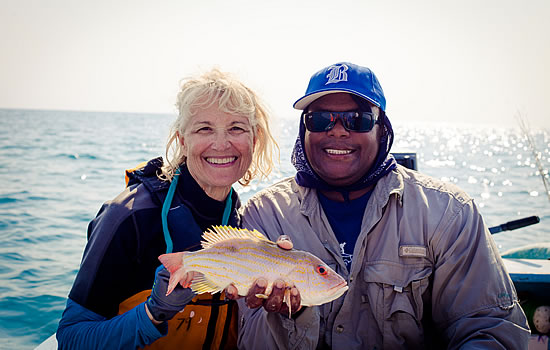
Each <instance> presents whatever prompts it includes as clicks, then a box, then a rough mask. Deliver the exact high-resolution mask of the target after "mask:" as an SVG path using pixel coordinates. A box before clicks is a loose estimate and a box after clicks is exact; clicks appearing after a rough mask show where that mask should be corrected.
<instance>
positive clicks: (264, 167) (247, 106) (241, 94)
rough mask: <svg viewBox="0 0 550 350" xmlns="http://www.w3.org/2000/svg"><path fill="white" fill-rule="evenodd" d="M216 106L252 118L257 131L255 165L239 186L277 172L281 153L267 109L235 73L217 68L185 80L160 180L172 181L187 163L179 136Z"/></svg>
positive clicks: (178, 98)
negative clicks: (196, 116) (276, 154)
mask: <svg viewBox="0 0 550 350" xmlns="http://www.w3.org/2000/svg"><path fill="white" fill-rule="evenodd" d="M216 103H217V107H218V108H219V110H220V111H222V112H226V113H230V114H235V115H241V116H245V117H248V119H249V121H250V125H251V126H252V129H253V133H254V138H255V140H256V142H255V145H254V150H253V155H252V163H251V164H250V167H249V168H248V170H247V171H246V173H245V174H244V176H243V177H242V178H241V179H240V180H239V183H240V184H241V185H243V186H246V185H248V184H249V183H250V181H252V179H254V178H255V177H256V176H258V175H260V177H261V178H267V176H268V175H269V173H270V172H271V170H272V169H273V152H274V151H277V152H278V151H279V146H278V145H277V142H276V141H275V139H274V138H273V136H272V135H271V131H270V129H269V122H268V119H269V116H268V112H267V108H266V107H265V106H264V104H263V102H262V101H261V100H260V98H259V97H258V96H257V95H256V94H255V93H254V92H253V91H252V90H251V89H249V88H248V87H246V86H245V85H244V84H243V83H241V82H240V81H238V80H237V79H236V78H235V77H233V76H232V75H231V74H229V73H225V72H221V71H220V70H218V69H216V68H214V69H212V70H210V71H209V72H206V73H204V74H203V75H201V76H198V77H192V78H187V79H185V80H184V81H183V84H182V86H181V90H180V92H179V93H178V97H177V103H176V106H177V108H178V112H179V113H178V117H177V118H176V120H175V121H174V123H173V125H172V128H171V129H170V133H169V135H168V142H167V145H166V157H165V161H164V164H163V166H162V169H161V171H162V173H161V174H160V175H159V178H160V179H162V180H167V181H171V180H172V178H173V177H174V175H175V172H176V170H177V169H178V168H179V167H180V166H181V165H182V164H183V163H185V160H186V159H185V158H186V157H185V154H184V152H183V145H182V144H181V143H180V141H179V137H178V135H185V129H186V127H187V125H188V123H189V120H190V118H191V117H192V116H193V115H194V114H195V113H196V112H197V110H199V109H204V108H209V107H210V106H212V105H214V104H216Z"/></svg>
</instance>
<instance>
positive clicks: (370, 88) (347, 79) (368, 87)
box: [293, 62, 386, 111]
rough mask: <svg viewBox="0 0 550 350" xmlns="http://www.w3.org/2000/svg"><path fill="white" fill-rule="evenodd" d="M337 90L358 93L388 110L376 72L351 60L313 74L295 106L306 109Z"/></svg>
mask: <svg viewBox="0 0 550 350" xmlns="http://www.w3.org/2000/svg"><path fill="white" fill-rule="evenodd" d="M337 92H347V93H350V94H354V95H357V96H359V97H362V98H364V99H366V100H368V101H369V102H371V103H373V104H374V105H375V106H378V107H379V108H380V109H382V110H383V111H386V98H385V97H384V91H382V86H380V82H378V79H377V78H376V76H375V75H374V73H373V72H372V71H371V70H370V69H368V68H367V67H361V66H358V65H356V64H353V63H349V62H340V63H336V64H333V65H331V66H329V67H326V68H323V69H321V70H320V71H318V72H317V73H315V74H313V76H312V77H311V79H310V80H309V85H308V86H307V90H306V94H305V95H304V96H303V97H301V98H300V99H298V100H297V101H296V102H294V106H293V107H294V108H295V109H300V110H304V109H305V108H307V106H309V105H310V104H311V103H312V102H313V101H315V100H316V99H318V98H320V97H322V96H325V95H328V94H334V93H337Z"/></svg>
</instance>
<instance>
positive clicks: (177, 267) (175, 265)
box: [159, 252, 187, 295]
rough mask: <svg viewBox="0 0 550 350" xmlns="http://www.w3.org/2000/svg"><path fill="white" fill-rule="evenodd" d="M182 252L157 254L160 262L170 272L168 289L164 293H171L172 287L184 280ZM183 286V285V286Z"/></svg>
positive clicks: (185, 272)
mask: <svg viewBox="0 0 550 350" xmlns="http://www.w3.org/2000/svg"><path fill="white" fill-rule="evenodd" d="M184 255H185V253H184V252H179V253H170V254H163V255H161V256H159V260H160V262H161V263H162V264H163V265H164V267H165V268H166V270H168V271H169V272H170V281H169V282H168V289H167V291H166V295H169V294H170V293H172V291H173V290H174V288H176V286H177V285H178V283H180V281H181V280H184V279H185V277H186V274H187V271H185V267H184V266H183V256H184ZM184 287H185V286H184Z"/></svg>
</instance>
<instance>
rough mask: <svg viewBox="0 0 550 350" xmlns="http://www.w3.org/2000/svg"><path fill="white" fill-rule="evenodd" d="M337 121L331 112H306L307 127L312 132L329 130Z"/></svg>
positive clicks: (305, 121)
mask: <svg viewBox="0 0 550 350" xmlns="http://www.w3.org/2000/svg"><path fill="white" fill-rule="evenodd" d="M335 121H336V120H335V119H334V120H333V117H332V115H331V113H330V112H308V113H304V123H305V124H306V128H307V129H308V130H309V131H312V132H322V131H328V130H330V129H332V128H333V127H334V122H335Z"/></svg>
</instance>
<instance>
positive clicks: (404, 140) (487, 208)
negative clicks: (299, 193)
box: [0, 110, 550, 349]
mask: <svg viewBox="0 0 550 350" xmlns="http://www.w3.org/2000/svg"><path fill="white" fill-rule="evenodd" d="M173 118H174V117H173V116H171V115H157V114H131V113H93V112H66V111H64V112H60V111H29V110H0V338H1V339H2V341H1V342H0V349H33V348H34V347H35V346H37V345H38V344H39V343H40V342H42V341H43V340H45V339H46V338H47V337H48V336H49V335H51V334H52V333H54V332H55V330H56V328H57V322H58V321H59V318H60V317H61V313H62V311H63V309H64V306H65V301H66V297H67V294H68V292H69V289H70V288H71V285H72V282H73V279H74V276H75V274H76V272H77V271H78V267H79V264H80V259H81V256H82V251H83V249H84V246H85V244H86V229H87V225H88V222H89V221H90V220H91V219H92V218H93V217H94V216H95V214H96V213H97V211H98V210H99V208H100V206H101V204H102V203H103V202H104V201H105V200H108V199H111V198H113V197H114V196H116V195H117V194H118V193H119V192H120V191H121V190H122V189H123V187H124V170H125V169H128V168H132V167H134V166H135V165H137V164H138V163H140V162H142V161H144V160H148V159H150V158H153V157H156V156H159V155H163V154H164V144H165V140H166V136H167V132H168V128H169V125H170V123H171V121H172V120H173ZM278 120H279V121H278V124H276V125H274V130H275V135H276V138H277V140H278V142H279V146H280V148H281V162H280V164H279V165H278V166H277V170H276V172H274V173H273V174H272V176H271V178H270V179H269V180H268V181H264V182H261V183H260V182H254V183H253V184H252V185H251V186H249V187H246V188H241V187H237V190H238V192H239V193H240V195H241V199H242V200H243V201H245V200H246V199H247V198H249V197H250V195H252V194H253V193H254V192H256V191H257V190H259V189H261V188H263V187H265V186H267V185H269V184H270V183H273V182H276V181H278V180H279V179H281V178H283V177H286V176H289V175H292V174H293V173H294V168H293V167H292V165H291V164H290V160H289V158H290V151H291V149H292V146H293V144H294V140H295V138H296V135H297V120H296V119H294V120H290V119H288V120H285V119H283V121H281V119H278ZM394 128H395V135H396V142H395V143H394V148H393V150H394V151H407V152H416V153H417V157H418V164H419V170H420V171H422V172H424V173H427V174H429V175H432V176H435V177H437V178H441V179H444V180H445V181H449V182H453V183H456V184H457V185H458V186H460V187H462V188H463V189H465V190H466V191H467V192H468V193H469V194H470V195H471V196H472V197H474V199H475V202H476V203H477V204H478V205H479V207H480V210H481V212H482V213H483V215H484V220H485V221H486V223H487V224H488V225H489V226H495V225H499V224H502V223H504V222H507V221H510V220H514V219H518V218H522V217H526V216H531V215H538V216H539V217H540V219H541V223H539V224H537V225H533V226H529V227H525V228H522V229H519V230H515V231H506V232H502V233H499V234H496V235H494V236H493V237H494V239H495V241H496V243H497V245H498V247H499V249H500V250H501V251H505V250H507V249H511V248H515V247H519V246H523V245H526V244H531V243H537V242H550V227H549V226H548V222H549V221H550V200H549V199H548V196H547V194H546V192H545V188H544V186H543V181H542V177H541V174H540V173H539V172H538V168H537V165H536V162H535V157H534V154H533V150H532V148H531V147H529V145H528V143H527V142H526V140H525V138H524V137H523V135H522V134H521V132H520V131H519V128H517V127H513V126H511V127H510V128H509V129H497V128H487V127H479V126H477V127H476V126H469V127H464V126H462V127H458V126H448V125H447V126H445V125H399V124H397V125H394ZM531 131H532V135H533V138H534V140H535V150H536V151H537V152H539V153H540V159H541V164H542V167H543V176H546V178H548V168H549V166H550V133H549V132H548V131H544V130H537V129H534V130H531Z"/></svg>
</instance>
